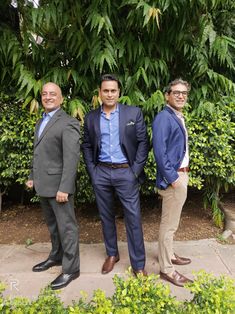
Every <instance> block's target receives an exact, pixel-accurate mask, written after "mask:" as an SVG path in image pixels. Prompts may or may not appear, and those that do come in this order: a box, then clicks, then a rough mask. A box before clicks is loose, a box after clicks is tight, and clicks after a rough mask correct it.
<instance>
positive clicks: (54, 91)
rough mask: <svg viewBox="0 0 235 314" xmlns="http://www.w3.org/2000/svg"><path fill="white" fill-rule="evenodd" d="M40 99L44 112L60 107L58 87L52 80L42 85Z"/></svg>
mask: <svg viewBox="0 0 235 314" xmlns="http://www.w3.org/2000/svg"><path fill="white" fill-rule="evenodd" d="M41 100H42V105H43V107H44V109H45V111H46V112H51V111H54V110H56V109H58V108H60V107H61V104H62V103H63V96H62V92H61V89H60V87H59V86H58V85H57V84H55V83H53V82H48V83H46V84H45V85H43V87H42V94H41Z"/></svg>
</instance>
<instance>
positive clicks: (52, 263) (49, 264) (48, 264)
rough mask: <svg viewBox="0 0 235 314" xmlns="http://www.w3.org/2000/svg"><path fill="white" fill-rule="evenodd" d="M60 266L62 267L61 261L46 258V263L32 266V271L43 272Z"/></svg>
mask: <svg viewBox="0 0 235 314" xmlns="http://www.w3.org/2000/svg"><path fill="white" fill-rule="evenodd" d="M60 265H62V262H61V261H53V260H52V259H49V258H48V259H47V260H46V261H44V262H41V263H39V264H37V265H35V266H33V269H32V271H35V272H39V271H44V270H47V269H49V268H50V267H53V266H60Z"/></svg>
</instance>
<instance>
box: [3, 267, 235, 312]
mask: <svg viewBox="0 0 235 314" xmlns="http://www.w3.org/2000/svg"><path fill="white" fill-rule="evenodd" d="M158 278H159V276H156V275H150V276H148V277H144V276H142V275H139V276H138V277H137V278H135V277H133V276H132V275H131V274H130V273H129V276H128V277H127V278H126V279H123V278H121V277H118V276H117V275H115V276H114V279H113V281H114V284H115V287H116V289H115V292H114V294H113V296H112V297H106V296H105V293H104V291H102V290H100V289H98V290H96V291H94V294H93V297H92V299H91V300H90V301H88V302H86V294H85V293H84V292H83V294H84V296H83V298H80V299H79V300H78V301H77V302H75V301H73V304H72V305H68V306H67V307H65V306H64V305H63V303H62V301H61V300H60V298H59V297H58V292H55V291H52V290H50V289H49V288H45V289H44V290H42V291H41V293H40V294H39V296H38V298H37V299H35V300H33V301H30V300H28V299H27V298H23V297H16V298H12V297H11V298H9V297H8V298H4V297H3V294H2V292H3V290H4V288H3V286H1V285H0V312H1V313H2V314H7V313H14V314H21V313H23V314H28V313H29V314H36V313H40V314H44V313H45V314H48V313H53V314H54V313H55V314H64V313H69V314H112V313H113V314H159V313H166V314H189V313H190V314H217V313H218V314H233V313H235V286H234V281H233V280H232V279H229V278H228V277H226V276H220V277H218V278H217V277H215V276H213V275H212V274H208V273H206V272H204V271H201V272H199V273H198V274H197V275H196V277H195V281H194V282H193V283H190V284H188V285H187V286H186V289H189V290H190V291H191V293H192V294H193V297H192V299H191V300H187V301H177V300H176V298H175V297H173V296H171V295H170V289H169V286H168V285H164V284H163V283H162V282H160V281H159V279H158Z"/></svg>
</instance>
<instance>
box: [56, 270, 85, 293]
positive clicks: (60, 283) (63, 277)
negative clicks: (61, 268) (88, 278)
mask: <svg viewBox="0 0 235 314" xmlns="http://www.w3.org/2000/svg"><path fill="white" fill-rule="evenodd" d="M79 276H80V271H77V272H75V273H72V274H63V273H62V274H60V275H59V276H58V277H57V278H56V279H55V280H54V281H52V282H51V289H52V290H57V289H62V288H64V287H66V286H67V285H68V284H69V283H70V282H71V281H72V280H74V279H76V278H78V277H79Z"/></svg>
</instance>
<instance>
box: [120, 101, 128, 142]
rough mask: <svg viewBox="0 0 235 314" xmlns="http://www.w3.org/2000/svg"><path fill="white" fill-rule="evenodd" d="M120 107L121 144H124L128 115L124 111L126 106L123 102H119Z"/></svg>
mask: <svg viewBox="0 0 235 314" xmlns="http://www.w3.org/2000/svg"><path fill="white" fill-rule="evenodd" d="M118 108H119V140H120V144H122V139H123V136H124V132H125V125H126V123H125V122H126V116H125V113H124V106H123V105H122V104H118Z"/></svg>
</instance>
